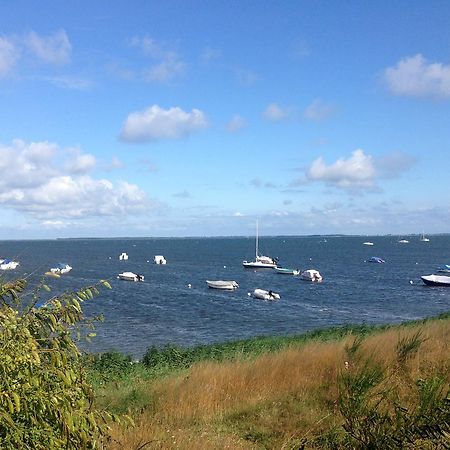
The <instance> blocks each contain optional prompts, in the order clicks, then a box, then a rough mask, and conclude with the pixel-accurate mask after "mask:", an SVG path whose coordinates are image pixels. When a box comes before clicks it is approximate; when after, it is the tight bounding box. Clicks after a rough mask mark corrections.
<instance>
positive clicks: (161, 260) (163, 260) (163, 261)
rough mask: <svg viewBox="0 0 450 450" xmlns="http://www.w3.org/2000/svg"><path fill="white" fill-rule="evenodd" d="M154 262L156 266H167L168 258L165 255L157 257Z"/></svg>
mask: <svg viewBox="0 0 450 450" xmlns="http://www.w3.org/2000/svg"><path fill="white" fill-rule="evenodd" d="M153 261H154V262H155V264H167V261H166V258H164V256H163V255H155V257H154V258H153Z"/></svg>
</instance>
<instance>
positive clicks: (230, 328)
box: [0, 235, 450, 358]
mask: <svg viewBox="0 0 450 450" xmlns="http://www.w3.org/2000/svg"><path fill="white" fill-rule="evenodd" d="M406 238H407V239H409V240H410V243H409V244H400V243H398V242H397V241H398V239H399V238H398V237H396V236H383V237H381V236H372V237H371V236H363V237H361V236H360V237H353V236H352V237H260V252H261V253H263V254H265V255H269V256H276V257H278V258H279V264H280V265H282V266H284V267H290V268H300V269H302V270H304V269H310V268H313V269H317V270H319V271H320V273H321V274H322V276H323V277H324V281H323V282H322V283H320V284H313V283H308V282H306V281H302V280H300V279H299V278H298V277H292V276H288V275H280V274H277V273H275V272H274V271H272V270H271V269H260V270H258V271H254V270H251V269H244V268H243V267H242V261H243V260H244V259H247V260H253V258H254V256H255V255H254V253H255V239H254V237H248V238H245V237H242V238H167V239H166V238H154V239H153V238H148V239H144V238H141V239H74V240H36V241H25V240H24V241H0V257H2V258H9V259H15V260H17V261H19V262H20V266H19V267H18V269H16V270H14V271H8V272H4V273H2V274H1V275H2V276H3V279H10V278H15V277H18V276H22V275H25V274H26V275H27V276H28V277H29V281H30V283H31V284H33V283H36V282H38V281H39V280H40V279H41V277H42V274H43V273H44V272H46V271H47V270H49V268H50V267H52V266H54V265H55V264H56V263H58V262H67V263H68V264H70V265H71V266H72V267H73V269H72V271H71V272H70V273H68V274H66V275H63V276H62V277H61V278H60V279H50V278H47V279H46V282H48V284H49V285H50V286H51V288H52V294H56V293H59V292H63V291H66V290H74V289H78V288H80V287H83V286H86V285H88V284H92V283H96V282H97V281H98V280H100V279H107V280H109V281H110V282H111V284H112V287H113V289H112V290H111V291H110V290H107V289H101V295H100V296H99V297H97V298H95V299H94V300H91V301H89V302H86V303H85V304H84V310H85V312H86V315H88V316H92V315H98V314H103V316H104V318H105V321H104V322H103V323H98V324H97V325H96V332H97V336H96V337H95V338H93V340H92V342H91V343H88V344H83V348H85V349H87V350H89V351H95V352H100V351H108V350H118V351H121V352H124V353H127V354H130V355H133V356H134V357H137V358H139V357H141V356H142V355H143V353H144V352H145V350H146V349H147V348H148V347H150V346H152V345H156V346H162V345H165V344H168V343H171V344H178V345H182V346H193V345H196V344H208V343H213V342H224V341H228V340H235V339H242V338H249V337H253V336H262V335H291V334H297V333H302V332H305V331H307V330H312V329H316V328H322V327H327V326H332V325H342V324H347V323H376V324H382V323H398V322H403V321H406V320H411V319H420V318H425V317H427V316H432V315H436V314H439V313H442V312H446V311H448V310H449V309H450V288H445V287H427V286H425V285H424V284H423V283H422V281H421V280H420V276H421V275H428V274H431V273H433V272H435V268H436V267H437V266H438V265H440V264H444V263H446V264H449V263H450V235H439V236H430V242H421V241H420V240H419V236H411V237H406ZM365 241H372V242H373V243H374V245H373V246H366V245H363V242H365ZM122 252H127V253H128V255H129V260H128V261H119V259H118V256H119V254H120V253H122ZM157 254H161V255H164V256H165V258H166V259H167V265H156V264H154V263H153V257H154V255H157ZM371 256H380V257H381V258H383V259H385V260H386V264H369V263H366V262H365V261H366V260H367V259H369V258H370V257H371ZM123 271H132V272H136V273H141V274H143V275H144V276H145V282H143V283H132V282H126V281H120V280H118V279H117V275H118V274H119V273H120V272H123ZM207 279H210V280H215V279H225V280H236V281H237V282H238V283H239V285H240V288H239V289H238V290H236V291H232V292H224V291H218V290H213V289H209V288H208V287H207V285H206V283H205V280H207ZM189 284H190V285H191V287H190V288H189V287H188V285H189ZM255 288H263V289H271V290H274V291H277V292H280V294H281V300H279V301H277V302H266V301H262V300H258V299H254V298H252V297H249V296H248V293H249V292H252V291H253V290H254V289H255Z"/></svg>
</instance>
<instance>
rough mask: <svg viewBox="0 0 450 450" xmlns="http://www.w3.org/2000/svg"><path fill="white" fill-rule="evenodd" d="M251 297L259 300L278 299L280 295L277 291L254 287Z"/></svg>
mask: <svg viewBox="0 0 450 450" xmlns="http://www.w3.org/2000/svg"><path fill="white" fill-rule="evenodd" d="M253 297H255V298H259V299H261V300H280V298H281V296H280V294H279V293H278V292H273V291H266V290H265V289H255V290H254V291H253Z"/></svg>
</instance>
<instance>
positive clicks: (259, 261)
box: [242, 221, 277, 269]
mask: <svg viewBox="0 0 450 450" xmlns="http://www.w3.org/2000/svg"><path fill="white" fill-rule="evenodd" d="M242 265H243V266H244V267H246V268H252V269H274V268H275V267H277V260H276V258H271V257H270V256H263V255H259V248H258V221H256V246H255V260H254V261H243V262H242Z"/></svg>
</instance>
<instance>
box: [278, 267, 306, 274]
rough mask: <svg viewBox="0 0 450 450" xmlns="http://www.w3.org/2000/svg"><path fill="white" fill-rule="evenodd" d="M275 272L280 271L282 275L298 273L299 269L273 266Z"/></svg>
mask: <svg viewBox="0 0 450 450" xmlns="http://www.w3.org/2000/svg"><path fill="white" fill-rule="evenodd" d="M274 270H275V272H276V273H280V274H282V275H300V270H298V269H288V268H286V267H275V268H274Z"/></svg>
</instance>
